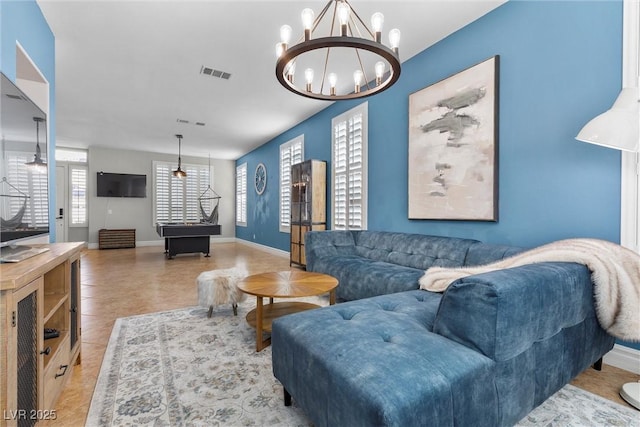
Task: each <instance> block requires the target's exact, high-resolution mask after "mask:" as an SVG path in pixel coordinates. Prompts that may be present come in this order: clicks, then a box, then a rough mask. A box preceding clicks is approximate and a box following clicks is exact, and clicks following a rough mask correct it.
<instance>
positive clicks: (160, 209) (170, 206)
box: [154, 162, 211, 222]
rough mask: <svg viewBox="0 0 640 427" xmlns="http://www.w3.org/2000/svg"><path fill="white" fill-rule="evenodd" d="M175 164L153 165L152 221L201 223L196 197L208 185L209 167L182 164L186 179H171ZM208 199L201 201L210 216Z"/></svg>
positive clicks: (198, 202)
mask: <svg viewBox="0 0 640 427" xmlns="http://www.w3.org/2000/svg"><path fill="white" fill-rule="evenodd" d="M176 167H177V166H176V165H173V164H170V163H163V162H154V193H155V196H154V197H155V202H154V205H155V215H154V216H155V218H154V221H155V222H200V221H201V219H202V218H201V216H202V215H201V214H200V201H199V200H198V198H199V197H200V195H201V194H202V193H203V192H204V191H205V190H206V189H207V187H208V186H209V185H211V184H210V177H209V168H208V166H204V165H185V164H183V165H182V168H183V170H184V171H185V172H186V173H187V176H186V178H182V179H181V178H177V177H175V176H173V170H174V169H176ZM210 202H211V201H210V200H202V207H203V208H204V210H205V211H206V212H207V213H209V210H210V206H211V203H210Z"/></svg>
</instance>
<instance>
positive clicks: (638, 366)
mask: <svg viewBox="0 0 640 427" xmlns="http://www.w3.org/2000/svg"><path fill="white" fill-rule="evenodd" d="M604 363H605V364H607V365H611V366H615V367H616V368H620V369H624V370H625V371H629V372H633V373H634V374H638V375H640V350H636V349H635V348H631V347H626V346H624V345H619V344H615V345H614V346H613V349H612V350H611V351H610V352H609V353H607V354H605V356H604Z"/></svg>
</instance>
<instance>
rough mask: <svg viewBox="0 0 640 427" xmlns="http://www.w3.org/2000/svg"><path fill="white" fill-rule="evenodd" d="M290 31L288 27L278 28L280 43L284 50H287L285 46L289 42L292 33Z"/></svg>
mask: <svg viewBox="0 0 640 427" xmlns="http://www.w3.org/2000/svg"><path fill="white" fill-rule="evenodd" d="M292 31H293V30H292V29H291V27H290V26H288V25H283V26H282V27H280V41H281V42H282V44H283V45H284V49H285V50H286V49H287V45H288V44H289V42H290V41H291V33H292Z"/></svg>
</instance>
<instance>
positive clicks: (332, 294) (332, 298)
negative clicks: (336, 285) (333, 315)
mask: <svg viewBox="0 0 640 427" xmlns="http://www.w3.org/2000/svg"><path fill="white" fill-rule="evenodd" d="M335 303H336V290H335V289H332V290H331V291H329V305H334V304H335Z"/></svg>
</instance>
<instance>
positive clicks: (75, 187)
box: [56, 156, 88, 227]
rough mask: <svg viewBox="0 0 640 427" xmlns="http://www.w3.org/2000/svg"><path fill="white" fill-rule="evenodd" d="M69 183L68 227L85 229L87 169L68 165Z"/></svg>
mask: <svg viewBox="0 0 640 427" xmlns="http://www.w3.org/2000/svg"><path fill="white" fill-rule="evenodd" d="M56 157H57V156H56ZM69 176H70V180H69V181H70V183H71V192H70V194H71V198H70V201H69V202H70V204H71V206H70V210H71V215H70V219H71V220H70V222H69V226H70V227H86V226H87V225H88V224H87V167H86V166H81V165H69Z"/></svg>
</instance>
